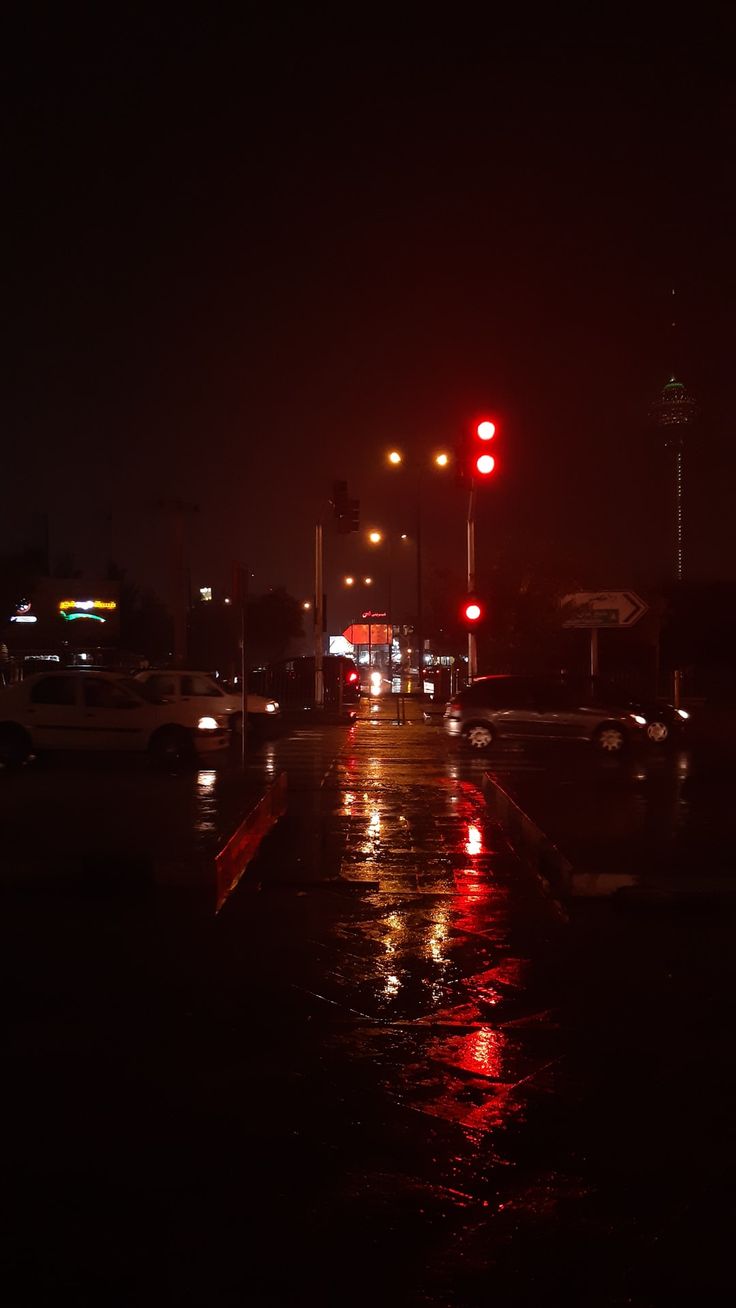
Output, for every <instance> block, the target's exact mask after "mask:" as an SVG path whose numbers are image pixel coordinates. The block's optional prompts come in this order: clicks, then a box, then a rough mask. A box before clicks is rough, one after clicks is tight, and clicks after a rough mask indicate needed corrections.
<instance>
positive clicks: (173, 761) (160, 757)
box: [148, 727, 195, 767]
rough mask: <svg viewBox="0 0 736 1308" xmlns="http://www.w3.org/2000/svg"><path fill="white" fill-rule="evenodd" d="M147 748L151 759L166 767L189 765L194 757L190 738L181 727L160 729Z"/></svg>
mask: <svg viewBox="0 0 736 1308" xmlns="http://www.w3.org/2000/svg"><path fill="white" fill-rule="evenodd" d="M148 748H149V751H150V753H151V756H152V758H154V759H155V761H156V762H157V763H159V764H161V765H162V766H166V767H181V766H182V764H184V763H191V762H192V761H193V760H194V757H195V752H194V746H193V744H192V741H191V738H190V736H189V734H188V733H187V732H186V731H185V730H184V729H183V727H162V728H161V730H160V731H157V732H156V734H155V736H153V738H152V739H151V743H150V745H149V747H148Z"/></svg>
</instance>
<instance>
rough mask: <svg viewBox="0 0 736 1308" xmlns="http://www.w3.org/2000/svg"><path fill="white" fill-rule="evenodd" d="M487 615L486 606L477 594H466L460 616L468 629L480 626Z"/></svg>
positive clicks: (471, 629)
mask: <svg viewBox="0 0 736 1308" xmlns="http://www.w3.org/2000/svg"><path fill="white" fill-rule="evenodd" d="M485 616H486V606H485V604H483V603H482V601H481V600H479V599H478V597H477V596H476V595H466V597H465V599H464V600H463V602H462V605H461V607H460V617H461V619H462V622H463V624H464V626H465V627H466V628H467V630H468V631H473V630H474V629H475V628H476V627H479V626H480V625H481V623H482V622H483V620H484V618H485Z"/></svg>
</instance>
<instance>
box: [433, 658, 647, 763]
mask: <svg viewBox="0 0 736 1308" xmlns="http://www.w3.org/2000/svg"><path fill="white" fill-rule="evenodd" d="M444 725H445V730H446V731H447V732H448V734H449V735H450V736H458V737H462V739H463V740H465V742H466V743H467V744H468V745H469V746H470V747H471V748H472V749H476V750H484V749H488V748H489V747H490V746H491V745H492V744H493V742H494V741H495V740H505V739H517V740H542V739H545V740H587V741H591V742H592V743H593V744H594V745H595V746H596V747H597V748H598V749H600V750H602V751H603V752H604V753H606V754H620V753H621V752H622V751H623V750H624V749H625V748H626V746H627V744H629V743H630V741H632V740H634V739H636V738H637V737H641V735H642V733H643V732H644V731H645V729H646V725H647V719H646V718H645V717H644V716H643V715H642V714H641V713H637V712H636V711H635V710H633V709H632V708H631V707H630V706H628V707H627V706H625V705H621V704H615V703H613V702H612V703H602V702H601V700H600V699H597V701H596V698H595V697H594V696H592V695H590V696H587V695H586V694H585V691H584V690H581V689H579V688H576V687H575V685H573V684H571V683H569V682H563V681H558V680H555V679H554V678H549V679H547V678H543V677H513V676H495V677H478V678H477V680H476V681H474V682H473V684H472V686H468V687H467V688H466V689H465V690H461V691H460V693H459V694H458V695H456V696H455V697H454V699H451V700H450V702H449V703H448V705H447V708H446V709H445V716H444Z"/></svg>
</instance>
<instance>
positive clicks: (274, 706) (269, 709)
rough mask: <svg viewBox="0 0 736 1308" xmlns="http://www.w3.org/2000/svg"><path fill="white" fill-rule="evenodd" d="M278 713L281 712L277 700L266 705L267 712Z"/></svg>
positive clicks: (271, 700)
mask: <svg viewBox="0 0 736 1308" xmlns="http://www.w3.org/2000/svg"><path fill="white" fill-rule="evenodd" d="M278 711H279V706H278V704H277V703H276V700H275V699H270V700H269V701H268V703H267V704H266V712H267V713H278Z"/></svg>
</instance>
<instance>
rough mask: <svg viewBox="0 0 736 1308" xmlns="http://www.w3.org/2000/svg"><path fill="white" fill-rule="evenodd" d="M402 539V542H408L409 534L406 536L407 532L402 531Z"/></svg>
mask: <svg viewBox="0 0 736 1308" xmlns="http://www.w3.org/2000/svg"><path fill="white" fill-rule="evenodd" d="M401 539H402V540H408V539H409V537H408V536H407V534H406V532H405V531H402V533H401Z"/></svg>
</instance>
